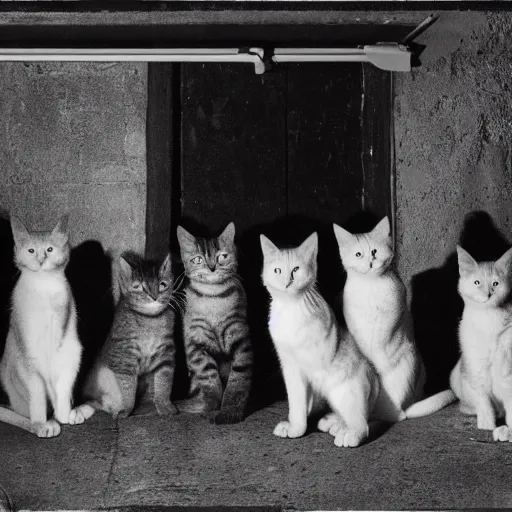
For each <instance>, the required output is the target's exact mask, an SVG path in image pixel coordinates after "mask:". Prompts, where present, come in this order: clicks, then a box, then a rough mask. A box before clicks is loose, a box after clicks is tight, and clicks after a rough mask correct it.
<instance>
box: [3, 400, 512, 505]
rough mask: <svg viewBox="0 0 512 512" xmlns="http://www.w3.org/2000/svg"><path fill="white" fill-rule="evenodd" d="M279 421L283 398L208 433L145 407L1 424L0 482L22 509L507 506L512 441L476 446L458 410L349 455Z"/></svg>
mask: <svg viewBox="0 0 512 512" xmlns="http://www.w3.org/2000/svg"><path fill="white" fill-rule="evenodd" d="M285 415H286V404H285V403H282V402H279V403H276V404H274V405H272V406H270V407H267V408H265V409H263V410H260V411H258V412H256V413H254V414H252V415H251V416H250V417H248V418H247V419H246V420H245V421H244V422H243V423H241V424H238V425H232V426H215V425H211V424H210V423H209V422H208V421H207V420H206V419H203V418H201V417H198V416H193V415H186V414H180V415H178V416H176V417H174V418H171V419H162V418H159V417H158V416H157V415H156V414H155V413H154V411H153V410H152V409H151V408H148V406H146V407H143V408H142V409H141V410H140V411H138V413H137V414H136V415H135V416H132V417H130V418H128V419H125V420H122V421H119V422H115V421H113V420H112V419H111V418H110V417H108V416H107V415H106V414H104V413H99V414H97V415H95V416H93V417H92V418H91V419H90V420H89V421H88V422H87V423H86V424H83V425H78V426H65V427H64V428H63V432H62V434H61V435H60V436H59V437H57V438H54V439H38V438H36V437H35V436H33V435H31V434H28V433H26V432H24V431H21V430H18V429H16V428H14V427H11V426H9V425H3V424H1V425H0V468H1V469H0V475H1V476H0V483H1V485H2V486H3V487H4V488H5V489H6V490H7V491H8V492H9V494H10V495H11V497H12V498H13V499H14V500H15V502H16V504H17V506H18V508H19V509H21V510H26V509H29V510H63V509H88V510H97V509H108V508H112V509H121V510H135V509H136V508H132V507H140V506H143V507H144V510H148V508H147V507H150V506H159V507H170V506H174V507H176V506H178V507H183V506H187V507H204V506H223V507H227V506H235V507H252V506H265V507H277V508H280V509H283V508H284V509H298V510H307V509H309V510H311V509H313V510H340V509H341V510H343V509H345V510H347V509H350V510H355V509H366V510H369V509H380V510H391V509H409V510H410V509H453V508H458V509H461V508H484V507H501V508H512V468H511V467H510V466H511V465H512V443H494V442H483V441H486V440H489V437H488V436H486V435H484V436H480V435H479V434H478V433H477V431H476V427H475V419H474V418H468V417H464V416H462V415H461V414H460V413H459V411H458V409H457V407H456V406H451V407H449V408H447V409H445V410H443V411H441V412H439V413H437V414H435V415H433V416H430V417H427V418H421V419H416V420H408V421H405V422H402V423H400V424H397V425H393V426H392V427H391V428H389V429H388V430H387V431H386V432H384V433H383V434H381V435H380V436H379V437H377V438H376V439H374V440H372V441H371V442H369V443H367V444H365V445H363V446H361V447H359V448H355V449H349V448H336V447H335V446H334V444H333V439H332V437H330V436H329V435H328V434H324V433H321V432H315V431H313V432H311V433H309V434H308V435H306V436H305V437H303V438H301V439H295V440H290V439H278V438H276V437H274V436H273V435H272V429H273V427H274V425H275V423H276V422H277V421H278V420H280V419H282V418H283V417H285ZM139 510H141V509H140V508H139Z"/></svg>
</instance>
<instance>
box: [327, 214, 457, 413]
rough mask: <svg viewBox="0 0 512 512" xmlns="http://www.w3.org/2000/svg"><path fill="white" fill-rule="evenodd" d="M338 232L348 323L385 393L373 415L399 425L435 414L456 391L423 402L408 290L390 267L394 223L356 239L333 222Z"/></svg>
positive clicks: (422, 377)
mask: <svg viewBox="0 0 512 512" xmlns="http://www.w3.org/2000/svg"><path fill="white" fill-rule="evenodd" d="M334 233H335V235H336V240H337V242H338V246H339V251H340V257H341V260H342V263H343V266H344V268H345V270H346V272H347V281H346V284H345V288H344V290H343V314H344V316H345V321H346V323H347V327H348V330H349V331H350V333H351V334H352V336H353V337H354V339H355V341H356V343H357V344H358V346H359V348H360V349H361V351H362V353H363V354H364V355H365V356H366V357H367V358H368V359H369V360H370V361H371V362H372V363H373V365H374V366H375V368H376V370H377V372H378V374H379V377H380V382H381V392H382V394H383V395H386V398H387V399H386V400H385V401H382V402H381V404H380V405H381V406H382V408H381V410H379V411H374V414H373V415H374V416H379V417H380V418H381V419H386V420H388V421H393V422H397V421H402V420H404V419H406V418H414V417H419V416H425V415H428V414H431V413H433V412H435V411H437V410H439V409H441V408H442V407H444V406H446V405H448V404H449V403H450V402H452V401H454V400H455V397H454V396H453V393H450V392H444V393H442V394H439V395H435V396H434V397H431V398H429V399H426V400H423V401H421V402H418V401H419V400H421V399H422V398H423V386H424V384H425V377H426V374H425V367H424V365H423V362H422V360H421V356H420V354H419V353H418V351H417V349H416V345H415V343H414V335H413V327H412V318H411V315H410V313H409V309H408V306H407V300H406V290H405V286H404V284H403V282H402V280H401V279H400V277H399V276H398V274H397V273H396V272H395V271H394V270H393V268H392V266H391V263H392V261H393V246H392V239H391V229H390V224H389V219H388V218H387V217H385V218H384V219H383V220H381V221H380V222H379V223H378V224H377V226H376V227H375V228H374V229H373V230H372V231H370V232H368V233H362V234H357V235H354V234H352V233H349V232H348V231H346V230H345V229H343V228H342V227H340V226H338V225H336V224H334ZM383 398H384V397H383ZM413 404H415V405H414V406H413ZM411 406H412V407H411Z"/></svg>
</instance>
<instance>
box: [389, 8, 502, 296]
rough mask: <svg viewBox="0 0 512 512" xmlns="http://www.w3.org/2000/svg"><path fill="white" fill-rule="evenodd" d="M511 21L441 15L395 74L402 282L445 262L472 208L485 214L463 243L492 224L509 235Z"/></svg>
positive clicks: (477, 243) (484, 236)
mask: <svg viewBox="0 0 512 512" xmlns="http://www.w3.org/2000/svg"><path fill="white" fill-rule="evenodd" d="M511 29H512V13H497V12H494V13H492V12H491V13H487V14H486V13H467V12H466V13H456V14H453V13H441V14H440V18H439V20H438V21H437V22H436V23H435V24H434V25H433V26H431V27H430V28H429V29H428V30H427V31H426V32H425V33H424V34H423V35H422V36H421V37H420V38H419V39H418V42H419V43H421V44H424V45H426V49H425V51H424V52H423V54H422V55H421V61H422V65H421V67H419V68H416V69H414V70H413V72H412V73H410V74H409V73H403V74H400V73H396V76H395V91H396V107H395V138H396V167H397V232H398V239H397V241H398V251H399V254H398V258H399V268H400V271H401V274H402V276H403V277H404V279H405V280H406V281H407V282H408V283H410V281H411V279H412V277H413V276H414V275H416V274H418V273H420V272H423V271H425V270H427V269H430V268H432V267H439V266H441V265H443V264H444V263H445V261H446V259H447V258H448V257H449V255H450V254H452V253H453V252H454V250H455V245H456V243H457V242H458V241H459V240H460V236H461V232H462V231H463V229H464V227H466V228H468V227H469V228H470V229H471V226H468V223H467V215H468V214H469V213H471V212H476V211H481V212H485V213H487V214H488V215H489V216H490V218H489V217H486V215H483V214H481V215H480V220H479V221H478V223H477V224H478V226H480V228H482V229H480V231H481V232H480V233H479V232H478V229H476V230H475V229H473V232H472V233H470V234H469V235H470V236H472V237H473V239H472V240H469V241H468V239H467V237H465V238H464V240H463V242H465V243H466V245H468V244H469V246H471V247H475V249H474V250H475V251H477V252H478V251H479V250H480V248H481V245H482V244H483V243H488V240H489V232H487V233H485V228H486V226H489V228H490V227H491V224H495V225H496V227H497V228H498V230H499V231H500V232H501V233H502V234H504V235H505V237H509V241H512V236H509V233H510V232H511V229H512V209H511V197H512V175H511V151H510V149H511V146H512V130H511V128H512V101H511V91H512V64H511V63H512V39H511V38H510V37H509V34H510V31H511ZM491 221H492V222H491ZM478 237H480V240H478V239H477V238H478ZM498 245H499V244H498ZM468 250H469V249H468ZM475 257H477V255H476V256H475ZM440 292H441V291H440Z"/></svg>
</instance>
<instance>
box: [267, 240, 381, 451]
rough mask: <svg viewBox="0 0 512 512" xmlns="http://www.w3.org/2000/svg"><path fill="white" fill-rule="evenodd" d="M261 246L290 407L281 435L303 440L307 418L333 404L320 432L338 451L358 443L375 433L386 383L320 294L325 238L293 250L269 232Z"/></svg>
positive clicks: (271, 325) (271, 319) (279, 428)
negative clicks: (374, 417)
mask: <svg viewBox="0 0 512 512" xmlns="http://www.w3.org/2000/svg"><path fill="white" fill-rule="evenodd" d="M260 242H261V249H262V252H263V269H262V281H263V284H264V286H265V287H266V289H267V291H268V292H269V294H270V298H271V304H270V311H269V321H268V325H269V331H270V335H271V337H272V341H273V343H274V346H275V349H276V352H277V355H278V357H279V361H280V364H281V369H282V374H283V378H284V382H285V387H286V392H287V395H288V406H289V414H288V420H287V421H281V422H279V423H278V424H277V426H276V427H275V429H274V435H276V436H278V437H288V438H296V437H300V436H302V435H304V433H305V432H306V428H307V418H308V415H310V414H311V413H312V412H313V411H314V410H316V409H318V410H321V409H322V408H323V404H322V402H324V401H325V400H326V401H327V402H328V404H329V405H330V407H331V408H332V410H333V413H328V414H327V415H325V416H324V417H323V418H321V419H320V421H319V422H318V428H319V429H320V430H322V431H325V432H329V433H330V434H331V435H333V436H334V443H335V445H336V446H344V447H355V446H358V445H360V444H361V443H362V442H363V441H364V440H365V439H366V438H367V437H368V435H369V425H368V419H369V416H370V412H371V411H372V409H373V408H374V405H375V403H376V400H377V397H378V395H379V388H380V386H379V380H378V376H377V373H376V372H375V369H374V368H373V367H372V365H371V363H369V362H368V361H367V360H366V358H365V357H364V356H363V355H362V354H361V352H360V351H359V349H358V347H357V345H356V343H355V341H354V339H353V337H352V336H351V335H350V333H349V332H348V331H347V330H346V329H344V328H342V327H341V326H340V325H338V323H337V320H336V317H335V315H334V312H333V311H332V309H331V308H330V306H329V305H328V304H327V302H326V301H325V300H324V299H323V297H322V296H321V295H320V293H319V292H318V291H317V289H316V277H317V251H318V235H317V233H316V232H315V233H313V234H311V235H310V236H309V237H308V238H307V239H306V240H305V241H304V242H303V243H302V244H301V245H300V246H299V247H296V248H292V249H283V250H280V249H278V248H277V247H276V246H275V245H274V244H273V243H272V242H271V241H270V240H269V239H268V238H267V237H266V236H265V235H260Z"/></svg>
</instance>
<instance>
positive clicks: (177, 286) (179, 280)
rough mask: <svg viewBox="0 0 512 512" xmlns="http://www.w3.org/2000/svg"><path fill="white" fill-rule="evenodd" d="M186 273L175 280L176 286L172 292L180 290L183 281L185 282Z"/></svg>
mask: <svg viewBox="0 0 512 512" xmlns="http://www.w3.org/2000/svg"><path fill="white" fill-rule="evenodd" d="M185 277H186V275H185V271H183V272H182V273H181V274H180V275H179V276H178V277H177V278H176V279H175V280H174V286H173V288H172V291H173V292H174V291H175V290H177V289H179V287H180V286H181V285H182V284H183V281H184V280H185Z"/></svg>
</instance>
